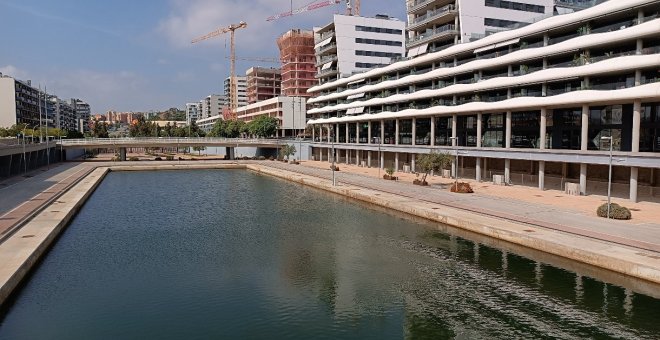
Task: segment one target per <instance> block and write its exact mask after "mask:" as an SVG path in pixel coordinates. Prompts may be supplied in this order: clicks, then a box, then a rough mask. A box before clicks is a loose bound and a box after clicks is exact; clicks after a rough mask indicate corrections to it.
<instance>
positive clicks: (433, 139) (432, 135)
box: [431, 117, 435, 146]
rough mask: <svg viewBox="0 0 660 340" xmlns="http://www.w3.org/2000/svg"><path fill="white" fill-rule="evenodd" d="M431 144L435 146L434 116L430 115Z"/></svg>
mask: <svg viewBox="0 0 660 340" xmlns="http://www.w3.org/2000/svg"><path fill="white" fill-rule="evenodd" d="M431 146H435V117H431Z"/></svg>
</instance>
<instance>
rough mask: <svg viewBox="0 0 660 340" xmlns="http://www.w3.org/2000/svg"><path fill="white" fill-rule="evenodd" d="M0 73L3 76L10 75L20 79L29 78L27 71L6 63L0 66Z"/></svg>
mask: <svg viewBox="0 0 660 340" xmlns="http://www.w3.org/2000/svg"><path fill="white" fill-rule="evenodd" d="M0 73H2V74H3V75H5V76H10V77H13V78H16V79H20V80H27V79H28V78H29V75H28V73H27V72H25V71H23V70H21V69H19V68H18V67H16V66H13V65H7V66H2V67H0Z"/></svg>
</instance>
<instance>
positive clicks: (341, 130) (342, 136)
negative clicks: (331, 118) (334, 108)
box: [337, 124, 346, 143]
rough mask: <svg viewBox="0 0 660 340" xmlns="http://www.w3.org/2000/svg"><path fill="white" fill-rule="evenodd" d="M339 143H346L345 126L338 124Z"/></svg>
mask: <svg viewBox="0 0 660 340" xmlns="http://www.w3.org/2000/svg"><path fill="white" fill-rule="evenodd" d="M337 133H338V134H339V143H346V124H338V127H337Z"/></svg>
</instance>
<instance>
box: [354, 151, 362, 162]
mask: <svg viewBox="0 0 660 340" xmlns="http://www.w3.org/2000/svg"><path fill="white" fill-rule="evenodd" d="M360 151H361V150H355V165H360V158H361V157H360V156H362V153H361V152H360Z"/></svg>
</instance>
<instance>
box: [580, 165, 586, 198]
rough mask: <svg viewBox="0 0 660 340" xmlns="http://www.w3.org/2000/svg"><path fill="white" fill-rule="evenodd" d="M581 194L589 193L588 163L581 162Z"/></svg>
mask: <svg viewBox="0 0 660 340" xmlns="http://www.w3.org/2000/svg"><path fill="white" fill-rule="evenodd" d="M580 194H581V195H586V194H587V165H586V164H580Z"/></svg>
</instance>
